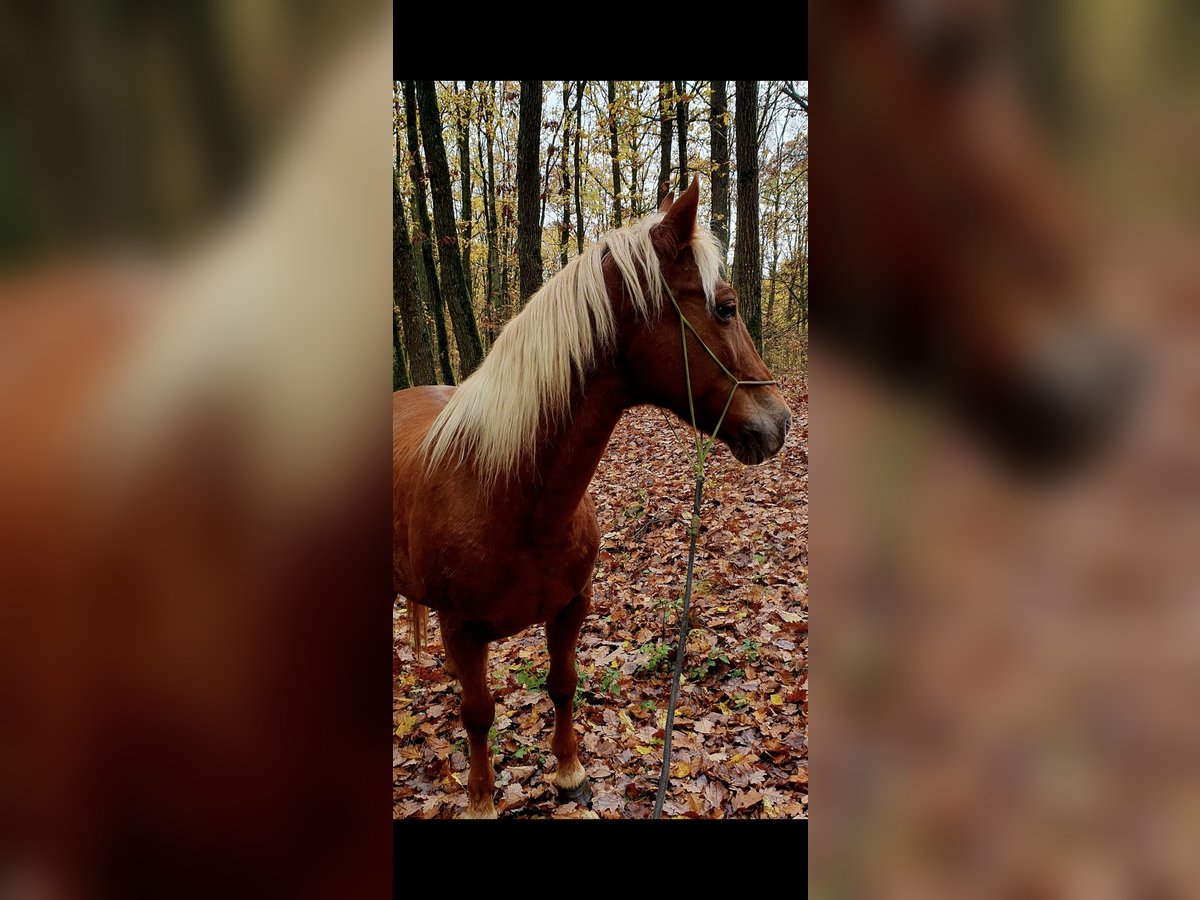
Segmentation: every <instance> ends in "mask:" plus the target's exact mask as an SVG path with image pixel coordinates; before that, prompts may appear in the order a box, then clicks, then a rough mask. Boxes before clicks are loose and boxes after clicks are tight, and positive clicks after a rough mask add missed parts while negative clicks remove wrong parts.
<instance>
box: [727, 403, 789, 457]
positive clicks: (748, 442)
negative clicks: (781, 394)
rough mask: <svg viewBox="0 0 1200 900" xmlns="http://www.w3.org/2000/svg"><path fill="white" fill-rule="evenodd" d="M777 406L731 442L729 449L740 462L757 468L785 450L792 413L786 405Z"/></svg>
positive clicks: (758, 418)
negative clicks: (784, 445)
mask: <svg viewBox="0 0 1200 900" xmlns="http://www.w3.org/2000/svg"><path fill="white" fill-rule="evenodd" d="M777 406H778V408H777V409H774V410H772V411H771V412H769V413H767V412H764V413H763V414H762V415H760V416H758V417H757V418H755V420H754V421H752V422H751V423H750V424H748V425H747V426H746V427H745V428H744V429H743V430H742V431H741V433H740V434H738V435H737V436H736V437H734V438H733V439H731V440H730V441H729V449H730V450H731V451H732V452H733V456H734V458H735V459H736V460H737V461H738V462H740V463H744V464H745V465H748V466H757V465H758V464H760V463H764V462H766V461H767V460H768V459H770V458H771V457H772V456H774V455H775V454H777V453H778V452H779V451H780V450H781V449H782V448H783V442H784V440H786V438H787V436H788V432H789V431H791V430H792V411H791V410H790V409H788V408H787V405H786V404H784V403H779V404H778V405H777Z"/></svg>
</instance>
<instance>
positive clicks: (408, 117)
mask: <svg viewBox="0 0 1200 900" xmlns="http://www.w3.org/2000/svg"><path fill="white" fill-rule="evenodd" d="M404 118H405V127H406V131H407V135H408V155H409V169H408V174H409V176H410V177H411V178H412V183H413V197H414V199H415V200H416V207H417V221H416V222H414V223H413V224H414V226H415V227H416V229H417V233H416V234H414V235H413V246H417V245H418V244H419V245H420V248H421V263H422V266H423V268H424V271H425V286H426V288H428V292H427V293H426V295H425V302H426V303H427V304H428V305H429V311H430V312H431V313H432V314H433V324H434V327H435V329H436V330H437V342H438V363H439V365H440V366H441V370H442V383H443V384H454V369H453V368H451V366H450V336H449V335H448V334H447V333H446V313H445V305H444V303H443V301H442V289H441V284H440V283H439V281H438V276H437V266H436V265H435V264H434V261H433V243H432V242H431V241H430V239H429V237H430V235H431V234H433V224H432V223H431V222H430V221H429V208H428V207H427V206H426V205H425V167H424V166H423V165H421V145H420V142H419V141H418V139H417V118H418V110H417V99H416V82H415V81H406V82H404Z"/></svg>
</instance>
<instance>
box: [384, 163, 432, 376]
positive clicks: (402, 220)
mask: <svg viewBox="0 0 1200 900" xmlns="http://www.w3.org/2000/svg"><path fill="white" fill-rule="evenodd" d="M392 218H393V222H392V224H393V229H392V244H393V248H392V255H393V257H394V260H393V265H394V267H395V268H394V271H393V273H392V294H393V296H394V297H395V305H396V313H398V315H399V318H400V324H401V325H402V326H403V328H404V346H403V348H402V349H403V350H406V351H407V353H405V355H406V356H407V357H408V367H409V372H410V373H411V375H412V383H413V384H437V370H436V368H435V365H434V361H433V343H432V342H431V341H430V340H429V325H428V324H427V323H426V321H425V308H424V306H423V305H422V303H421V295H420V294H419V293H418V291H417V268H416V263H415V260H414V258H413V250H412V244H410V243H409V239H408V221H407V217H406V216H405V214H404V200H403V198H402V197H401V196H400V187H399V185H396V184H393V185H392ZM395 317H396V316H395V315H394V316H393V318H395ZM394 325H395V322H393V326H394ZM393 330H395V329H394V328H393Z"/></svg>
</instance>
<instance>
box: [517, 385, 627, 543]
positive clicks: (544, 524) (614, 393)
mask: <svg viewBox="0 0 1200 900" xmlns="http://www.w3.org/2000/svg"><path fill="white" fill-rule="evenodd" d="M628 404H629V398H628V396H627V395H626V392H625V390H624V388H623V386H622V384H621V380H620V378H619V377H618V376H617V375H615V374H614V373H608V372H599V373H595V374H594V375H592V377H590V378H589V379H588V382H587V384H586V385H584V386H583V389H582V390H580V391H577V392H576V396H575V400H574V402H573V403H572V408H571V416H570V418H569V419H568V420H567V421H566V422H565V423H563V424H562V425H559V426H557V427H556V428H555V429H554V431H553V432H552V433H550V434H548V435H547V436H546V437H545V438H544V439H543V440H542V442H541V444H540V445H539V447H538V452H537V462H536V465H537V484H538V487H537V489H536V490H535V491H533V492H530V493H529V494H527V495H526V496H528V497H529V502H530V503H531V504H532V509H531V513H532V521H533V527H534V529H535V530H536V531H537V532H538V533H539V534H544V535H551V536H553V535H562V534H565V533H566V530H567V529H568V526H569V525H570V524H571V520H572V519H573V517H574V516H575V514H576V512H577V511H578V509H579V504H580V503H582V502H583V498H584V496H585V494H586V493H587V488H588V484H589V483H591V480H592V476H593V475H594V474H595V472H596V467H597V466H598V465H599V463H600V457H602V456H603V455H604V449H605V448H606V447H607V446H608V440H609V438H610V437H612V433H613V430H614V429H615V428H616V427H617V422H618V421H619V420H620V418H621V413H622V412H624V411H625V408H626V406H628Z"/></svg>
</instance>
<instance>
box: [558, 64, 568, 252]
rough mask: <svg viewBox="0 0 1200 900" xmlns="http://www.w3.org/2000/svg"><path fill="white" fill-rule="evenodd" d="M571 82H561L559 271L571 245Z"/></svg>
mask: <svg viewBox="0 0 1200 900" xmlns="http://www.w3.org/2000/svg"><path fill="white" fill-rule="evenodd" d="M570 103H571V82H569V81H564V82H563V104H562V141H561V144H562V190H561V191H559V199H560V200H561V201H562V219H561V221H560V224H559V231H558V268H559V270H560V271H561V270H562V269H565V268H566V267H567V246H568V245H569V244H570V243H571V172H570V170H569V169H568V167H567V147H568V146H569V144H568V142H569V141H570V139H571V132H570V122H571V109H570Z"/></svg>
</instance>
